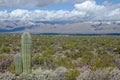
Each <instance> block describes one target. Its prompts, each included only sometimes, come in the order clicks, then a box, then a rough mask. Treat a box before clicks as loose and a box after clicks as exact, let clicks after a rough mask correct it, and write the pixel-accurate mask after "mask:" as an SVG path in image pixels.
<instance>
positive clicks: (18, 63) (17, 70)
mask: <svg viewBox="0 0 120 80" xmlns="http://www.w3.org/2000/svg"><path fill="white" fill-rule="evenodd" d="M14 65H15V74H17V75H19V74H21V73H22V57H21V54H19V53H17V54H16V55H15V56H14Z"/></svg>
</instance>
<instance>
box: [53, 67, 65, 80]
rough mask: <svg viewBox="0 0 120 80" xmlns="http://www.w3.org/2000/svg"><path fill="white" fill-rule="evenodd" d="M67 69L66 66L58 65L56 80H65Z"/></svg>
mask: <svg viewBox="0 0 120 80" xmlns="http://www.w3.org/2000/svg"><path fill="white" fill-rule="evenodd" d="M66 71H67V69H66V68H65V67H58V68H56V70H55V71H54V73H55V74H56V78H57V79H56V80H65V74H66Z"/></svg>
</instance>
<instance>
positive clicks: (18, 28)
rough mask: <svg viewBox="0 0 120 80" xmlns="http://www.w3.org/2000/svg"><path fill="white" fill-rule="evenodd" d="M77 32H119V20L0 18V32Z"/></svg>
mask: <svg viewBox="0 0 120 80" xmlns="http://www.w3.org/2000/svg"><path fill="white" fill-rule="evenodd" d="M25 30H27V31H30V32H31V33H70V34H71V33H79V34H104V33H120V21H81V22H74V21H71V22H67V21H59V22H57V21H56V22H55V21H54V22H50V21H20V20H14V21H9V20H1V21H0V32H1V33H2V32H7V33H9V32H11V33H18V32H23V31H25Z"/></svg>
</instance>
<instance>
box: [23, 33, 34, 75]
mask: <svg viewBox="0 0 120 80" xmlns="http://www.w3.org/2000/svg"><path fill="white" fill-rule="evenodd" d="M31 45H32V41H31V35H30V34H29V32H24V33H23V35H22V40H21V46H22V61H23V73H31Z"/></svg>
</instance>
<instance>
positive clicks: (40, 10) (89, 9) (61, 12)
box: [0, 0, 120, 21]
mask: <svg viewBox="0 0 120 80" xmlns="http://www.w3.org/2000/svg"><path fill="white" fill-rule="evenodd" d="M119 14H120V0H0V19H10V20H13V19H22V20H24V19H27V20H42V21H49V20H53V21H54V20H55V21H56V20H73V21H79V20H107V19H108V20H120V15H119ZM3 15H4V16H3Z"/></svg>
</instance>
